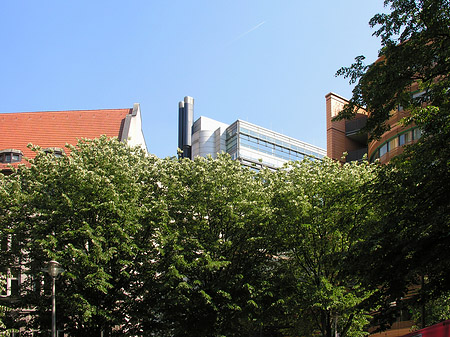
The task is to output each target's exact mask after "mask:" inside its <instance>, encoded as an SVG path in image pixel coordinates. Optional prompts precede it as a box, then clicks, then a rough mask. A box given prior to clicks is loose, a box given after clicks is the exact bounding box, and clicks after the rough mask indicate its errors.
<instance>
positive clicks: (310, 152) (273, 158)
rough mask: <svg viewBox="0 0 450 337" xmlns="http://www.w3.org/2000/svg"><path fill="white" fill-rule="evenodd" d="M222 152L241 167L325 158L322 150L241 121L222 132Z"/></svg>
mask: <svg viewBox="0 0 450 337" xmlns="http://www.w3.org/2000/svg"><path fill="white" fill-rule="evenodd" d="M226 152H227V153H229V154H230V155H231V158H233V159H238V160H239V161H240V162H241V163H242V164H243V165H245V166H250V167H251V166H260V167H262V166H267V167H271V168H277V167H281V166H282V165H283V164H284V163H285V162H287V161H290V160H292V161H296V160H302V159H304V158H305V157H309V158H312V159H315V158H319V159H320V158H323V157H324V156H325V155H326V151H325V150H324V149H321V148H319V147H316V146H313V145H310V144H307V143H304V142H301V141H299V140H296V139H294V138H290V137H287V136H285V135H282V134H279V133H277V132H274V131H271V130H268V129H265V128H261V127H259V126H256V125H254V124H251V123H248V122H244V121H241V120H238V121H236V122H235V123H233V124H232V125H230V126H229V127H228V128H227V130H226Z"/></svg>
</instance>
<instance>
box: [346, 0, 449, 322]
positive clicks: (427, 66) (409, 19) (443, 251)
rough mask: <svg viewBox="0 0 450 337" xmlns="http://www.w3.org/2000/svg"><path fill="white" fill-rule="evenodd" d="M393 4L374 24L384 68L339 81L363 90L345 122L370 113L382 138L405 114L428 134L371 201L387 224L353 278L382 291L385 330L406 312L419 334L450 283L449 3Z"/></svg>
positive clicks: (351, 72)
mask: <svg viewBox="0 0 450 337" xmlns="http://www.w3.org/2000/svg"><path fill="white" fill-rule="evenodd" d="M385 5H390V8H391V12H390V13H388V14H377V15H375V16H374V17H373V18H372V20H371V21H370V25H371V26H372V27H377V30H376V31H375V33H374V35H376V36H379V37H380V38H381V43H382V49H381V51H380V59H379V60H378V61H377V62H375V63H374V64H372V65H370V66H367V65H364V63H363V60H364V58H363V57H357V58H356V62H355V63H354V64H353V65H352V66H351V67H348V68H341V69H340V70H339V71H338V73H337V75H343V76H344V77H346V78H349V79H350V83H357V84H356V86H355V89H354V91H353V97H352V98H351V100H350V102H349V104H348V105H347V106H346V107H345V109H344V110H343V111H342V113H341V114H340V115H339V116H338V119H342V118H352V116H353V113H354V112H355V109H356V108H359V107H364V108H366V109H367V111H368V112H369V114H370V115H369V119H368V122H367V128H366V129H367V131H368V132H370V133H371V136H372V138H378V137H380V136H381V135H382V134H383V132H385V131H386V130H387V129H388V128H389V126H388V125H387V124H386V122H387V120H388V119H389V117H390V116H391V115H392V113H393V112H394V111H396V110H397V108H398V107H402V108H403V109H404V110H406V111H408V112H410V117H409V118H407V119H405V120H404V121H403V122H404V123H410V122H414V123H415V124H416V125H417V126H419V127H420V129H421V130H422V133H423V137H422V139H421V140H420V141H419V142H418V143H417V144H415V145H412V146H409V147H407V149H406V150H405V152H404V153H403V154H402V155H400V156H398V157H397V158H395V160H393V161H392V162H391V163H390V164H389V165H387V166H386V167H384V169H383V171H382V173H381V174H380V175H379V177H378V181H377V183H376V185H375V189H374V193H372V195H371V198H372V203H373V204H375V205H377V207H378V210H379V219H377V220H376V221H374V222H373V224H372V225H369V226H368V227H367V231H366V234H367V235H366V236H365V240H363V241H362V242H361V243H360V244H359V245H358V246H357V249H356V250H355V251H354V260H353V262H352V265H353V266H354V268H353V270H354V273H356V274H358V275H360V278H361V280H362V281H363V283H364V284H366V285H368V286H378V287H380V292H379V293H378V294H376V296H373V297H372V300H373V301H374V302H372V303H376V304H377V305H379V306H380V311H379V315H378V316H377V319H378V323H379V324H380V326H381V328H384V327H385V325H389V324H390V323H391V322H393V320H395V318H396V316H398V315H399V314H400V310H403V311H405V310H407V311H411V312H413V313H415V314H414V317H415V318H416V319H418V318H420V320H419V321H420V322H418V324H419V325H428V324H430V323H433V319H430V320H427V317H426V315H425V313H426V312H427V311H430V310H429V309H427V308H429V306H430V304H432V303H434V304H433V305H435V308H439V307H441V308H444V309H443V310H444V311H445V308H446V306H445V301H444V302H443V303H444V304H442V305H441V304H439V303H438V302H439V301H441V302H440V303H442V298H443V296H444V294H448V291H449V284H450V273H449V271H450V259H449V258H448V256H449V255H448V252H449V251H450V237H449V233H450V221H449V220H450V218H449V214H450V204H449V201H448V200H450V199H449V197H448V191H449V190H450V176H449V172H450V170H449V168H450V141H449V140H450V138H449V137H450V91H449V87H450V2H449V1H448V0H386V1H385ZM440 299H441V300H440ZM393 303H396V306H393V305H392V304H393ZM431 311H433V310H431ZM419 312H420V313H421V314H418V313H419ZM430 315H432V316H433V317H447V316H446V315H445V314H444V315H440V314H438V313H436V312H435V311H433V313H432V314H430ZM430 318H431V316H430Z"/></svg>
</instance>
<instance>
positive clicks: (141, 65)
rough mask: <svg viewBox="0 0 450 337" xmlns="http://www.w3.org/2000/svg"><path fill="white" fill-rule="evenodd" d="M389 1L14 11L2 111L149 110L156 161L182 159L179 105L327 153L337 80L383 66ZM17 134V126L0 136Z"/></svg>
mask: <svg viewBox="0 0 450 337" xmlns="http://www.w3.org/2000/svg"><path fill="white" fill-rule="evenodd" d="M384 10H385V9H384V8H383V1H382V0H363V1H361V0H341V1H336V0H322V1H302V0H226V1H225V0H223V1H222V0H184V1H181V0H165V1H163V0H140V1H138V0H129V1H118V0H89V1H85V0H77V1H68V0H57V1H53V0H43V1H35V0H28V1H26V0H4V1H1V3H0V46H1V53H0V64H1V67H0V83H1V84H0V112H22V111H23V112H25V111H47V110H78V109H107V108H127V107H132V105H133V103H135V102H137V103H140V104H141V111H142V114H143V115H142V118H143V131H144V135H145V138H146V141H147V146H148V148H149V152H151V153H153V154H156V155H157V156H159V157H166V156H173V155H175V154H176V147H177V122H178V102H179V101H180V100H182V99H183V97H184V96H192V97H194V99H195V110H194V113H195V116H194V117H195V119H196V118H198V117H200V116H207V117H210V118H213V119H217V120H219V121H221V122H225V123H232V122H234V121H235V120H236V119H243V120H246V121H249V122H251V123H254V124H258V125H261V126H263V127H266V128H269V129H272V130H274V131H277V132H281V133H284V134H286V135H288V136H291V137H294V138H297V139H300V140H302V141H305V142H308V143H311V144H313V145H317V146H320V147H323V148H326V130H325V95H326V94H327V93H328V92H330V91H333V92H336V93H338V94H340V95H343V96H344V97H350V96H351V89H352V88H351V87H350V86H349V85H348V82H347V81H346V80H344V79H343V78H335V77H334V74H335V72H336V70H337V69H339V68H340V67H341V66H348V65H350V64H351V63H352V62H353V60H354V57H356V56H358V55H361V54H363V55H365V56H366V57H367V61H368V62H372V61H374V60H375V59H376V56H377V53H378V49H379V48H380V43H379V40H378V39H377V38H376V37H372V32H373V30H372V29H371V28H370V27H369V25H368V22H369V19H370V18H371V17H372V16H373V15H374V14H376V13H379V12H382V11H384ZM1 127H2V128H3V127H7V126H3V125H2V126H1Z"/></svg>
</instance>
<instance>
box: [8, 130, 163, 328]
mask: <svg viewBox="0 0 450 337" xmlns="http://www.w3.org/2000/svg"><path fill="white" fill-rule="evenodd" d="M69 150H70V155H68V156H64V157H61V158H57V157H55V156H54V155H53V154H46V153H43V152H40V151H39V149H38V148H37V149H36V151H37V152H38V153H37V156H36V158H35V159H33V160H31V166H30V167H25V166H22V167H20V168H19V169H18V170H16V171H14V172H13V174H12V175H11V176H8V177H5V179H4V180H6V181H7V183H6V184H4V185H3V187H4V189H3V190H4V191H5V192H3V191H2V193H4V194H7V195H4V197H5V198H6V199H7V200H8V202H7V205H6V208H5V209H4V210H3V211H2V213H1V223H2V228H7V229H8V230H9V233H10V235H11V237H12V239H11V240H12V249H10V250H8V251H3V252H2V255H3V256H4V257H5V260H6V261H8V263H11V262H12V263H14V264H15V265H16V266H18V267H19V266H20V268H21V270H22V273H26V274H28V277H27V282H26V284H24V285H23V287H22V288H21V295H23V296H21V297H20V301H19V302H18V303H17V305H18V306H21V307H30V308H34V310H32V311H30V314H31V315H32V316H33V319H32V320H31V321H30V322H29V327H30V328H32V327H34V328H41V329H46V328H47V327H50V312H49V309H50V305H51V301H50V298H49V296H48V295H49V290H50V289H49V287H48V285H49V283H50V282H49V277H48V276H47V275H46V273H45V272H43V271H42V269H43V268H45V266H46V263H47V262H48V261H50V260H57V261H58V262H59V263H60V264H61V265H62V267H63V268H64V269H65V272H64V274H63V275H62V276H60V278H59V279H58V280H57V293H58V296H57V307H58V310H57V314H58V317H57V322H58V325H59V326H60V328H62V327H63V326H64V327H65V328H66V329H67V331H68V332H69V333H70V334H71V335H73V336H94V335H95V336H98V335H100V331H104V333H105V335H108V334H110V333H111V332H112V328H113V327H121V326H124V325H125V323H126V322H127V315H126V312H127V305H130V302H133V301H134V299H133V298H131V297H130V289H131V288H132V287H133V286H134V283H133V282H132V281H134V280H133V278H132V277H131V275H133V271H134V269H133V268H134V263H133V262H134V259H135V258H136V256H138V254H139V253H140V246H139V244H138V243H137V242H136V241H135V240H134V238H135V236H137V234H139V233H140V232H141V230H142V227H143V226H144V225H147V224H144V223H143V222H142V220H143V219H146V215H145V214H146V212H147V209H146V208H145V207H141V197H142V193H143V192H144V191H145V189H144V188H143V186H144V184H145V181H144V179H143V175H144V174H143V173H144V172H145V169H146V168H147V167H149V166H150V165H151V164H152V161H154V159H153V158H152V157H148V156H147V155H146V154H145V153H144V152H143V151H142V150H140V149H138V148H129V147H128V146H127V145H126V144H124V143H120V142H119V141H118V140H116V139H112V140H108V139H107V138H105V137H102V138H100V139H97V140H84V141H80V142H79V143H78V145H77V146H76V147H74V146H70V147H69ZM146 230H149V229H148V228H146ZM149 258H151V256H149ZM44 281H45V282H44ZM43 294H44V296H42V295H43ZM27 314H28V313H27Z"/></svg>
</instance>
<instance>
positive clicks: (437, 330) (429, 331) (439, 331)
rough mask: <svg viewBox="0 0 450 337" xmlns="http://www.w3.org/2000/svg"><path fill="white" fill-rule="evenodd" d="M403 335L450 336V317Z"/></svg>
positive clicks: (424, 336) (417, 336)
mask: <svg viewBox="0 0 450 337" xmlns="http://www.w3.org/2000/svg"><path fill="white" fill-rule="evenodd" d="M402 337H450V319H449V320H446V321H443V322H441V323H438V324H435V325H432V326H429V327H428V328H423V329H420V330H417V331H414V332H411V333H409V334H407V335H403V336H402Z"/></svg>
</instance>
